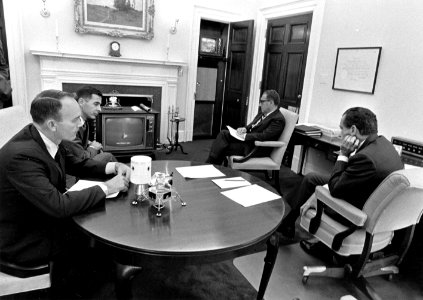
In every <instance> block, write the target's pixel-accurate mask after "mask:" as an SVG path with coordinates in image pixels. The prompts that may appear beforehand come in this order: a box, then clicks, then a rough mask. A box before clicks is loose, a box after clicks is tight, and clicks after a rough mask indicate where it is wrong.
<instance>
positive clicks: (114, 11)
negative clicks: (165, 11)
mask: <svg viewBox="0 0 423 300" xmlns="http://www.w3.org/2000/svg"><path fill="white" fill-rule="evenodd" d="M74 1H75V2H74V10H75V12H74V13H75V31H76V32H78V33H81V34H84V33H92V34H101V35H109V36H112V37H130V38H139V39H147V40H151V39H152V38H153V37H154V33H153V21H154V0H129V1H128V0H74Z"/></svg>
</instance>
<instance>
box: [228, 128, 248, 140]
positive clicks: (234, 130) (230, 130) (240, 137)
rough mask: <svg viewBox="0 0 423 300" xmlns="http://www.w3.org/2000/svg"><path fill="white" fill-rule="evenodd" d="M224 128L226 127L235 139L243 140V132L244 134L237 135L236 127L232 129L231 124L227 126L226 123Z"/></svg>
mask: <svg viewBox="0 0 423 300" xmlns="http://www.w3.org/2000/svg"><path fill="white" fill-rule="evenodd" d="M226 128H228V130H229V133H230V134H231V135H232V136H233V137H234V138H236V139H238V140H240V141H245V134H244V136H239V135H238V134H237V133H236V129H233V128H232V127H231V126H229V125H226Z"/></svg>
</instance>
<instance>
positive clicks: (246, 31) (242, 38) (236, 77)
mask: <svg viewBox="0 0 423 300" xmlns="http://www.w3.org/2000/svg"><path fill="white" fill-rule="evenodd" d="M253 27H254V21H253V20H249V21H242V22H236V23H231V24H230V26H229V45H228V63H227V70H226V83H225V97H224V102H223V111H222V123H221V128H225V127H226V125H230V126H232V127H235V128H237V127H240V126H243V125H245V119H246V113H247V109H246V106H247V105H248V101H247V100H248V93H249V89H250V79H251V67H252V55H253Z"/></svg>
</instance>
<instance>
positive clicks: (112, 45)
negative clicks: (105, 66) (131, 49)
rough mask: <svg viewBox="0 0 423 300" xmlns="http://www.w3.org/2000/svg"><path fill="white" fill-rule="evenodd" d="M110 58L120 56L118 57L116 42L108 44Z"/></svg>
mask: <svg viewBox="0 0 423 300" xmlns="http://www.w3.org/2000/svg"><path fill="white" fill-rule="evenodd" d="M109 55H110V56H117V57H119V56H121V55H120V44H119V43H118V42H116V41H113V42H111V43H110V52H109Z"/></svg>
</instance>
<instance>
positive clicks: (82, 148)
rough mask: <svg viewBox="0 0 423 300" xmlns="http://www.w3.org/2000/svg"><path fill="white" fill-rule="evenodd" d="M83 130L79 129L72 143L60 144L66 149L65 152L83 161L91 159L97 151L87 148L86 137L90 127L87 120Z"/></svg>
mask: <svg viewBox="0 0 423 300" xmlns="http://www.w3.org/2000/svg"><path fill="white" fill-rule="evenodd" d="M85 124H86V126H85V128H84V127H82V126H81V127H79V130H78V132H77V133H76V137H75V139H74V140H73V141H63V142H62V144H63V146H64V147H65V148H66V151H68V152H71V153H72V154H73V155H75V156H79V157H81V158H83V159H85V158H93V157H94V156H96V155H97V154H98V153H99V151H98V150H96V149H94V148H92V147H89V146H88V142H89V140H88V137H89V132H90V125H89V122H88V120H87V121H85Z"/></svg>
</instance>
